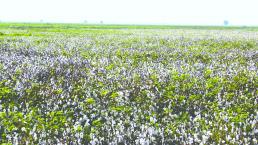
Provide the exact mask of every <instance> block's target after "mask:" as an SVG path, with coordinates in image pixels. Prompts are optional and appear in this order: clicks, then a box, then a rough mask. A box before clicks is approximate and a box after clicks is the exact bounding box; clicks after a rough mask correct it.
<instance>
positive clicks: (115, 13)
mask: <svg viewBox="0 0 258 145" xmlns="http://www.w3.org/2000/svg"><path fill="white" fill-rule="evenodd" d="M257 6H258V0H0V20H1V21H13V22H39V21H40V20H41V19H42V20H44V22H67V23H81V22H84V20H87V21H88V23H99V22H100V21H101V20H102V21H103V22H104V23H117V24H175V25H178V24H179V25H180V24H182V25H223V21H224V20H228V21H229V24H231V25H257V26H258V8H257Z"/></svg>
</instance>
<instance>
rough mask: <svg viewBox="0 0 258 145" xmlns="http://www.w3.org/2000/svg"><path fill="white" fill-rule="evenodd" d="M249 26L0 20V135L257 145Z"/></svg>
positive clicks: (256, 77)
mask: <svg viewBox="0 0 258 145" xmlns="http://www.w3.org/2000/svg"><path fill="white" fill-rule="evenodd" d="M257 88H258V28H257V27H201V26H199V27H197V26H144V25H142V26H137V25H128V26H127V25H75V24H74V25H72V24H14V23H13V24H11V23H0V143H11V144H26V143H27V144H57V143H59V144H89V143H90V144H108V143H109V144H257V139H258V138H257V136H258V104H257V102H258V89H257Z"/></svg>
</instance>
